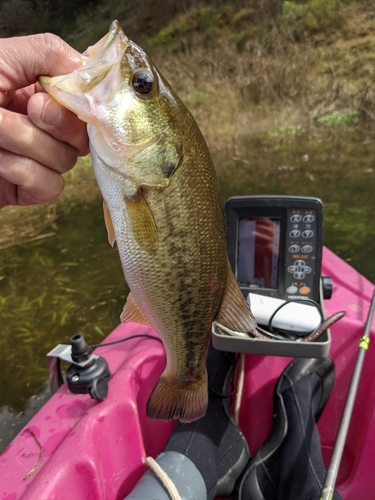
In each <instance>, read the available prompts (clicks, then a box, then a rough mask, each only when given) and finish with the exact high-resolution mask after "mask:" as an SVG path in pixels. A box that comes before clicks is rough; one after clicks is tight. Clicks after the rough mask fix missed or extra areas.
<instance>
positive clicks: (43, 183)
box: [0, 33, 89, 208]
mask: <svg viewBox="0 0 375 500" xmlns="http://www.w3.org/2000/svg"><path fill="white" fill-rule="evenodd" d="M81 65H82V61H81V56H80V54H79V53H78V52H76V51H75V50H74V49H73V48H71V47H70V46H69V45H68V44H66V43H65V42H64V41H63V40H61V39H60V38H59V37H57V36H55V35H52V34H48V33H47V34H44V35H31V36H25V37H17V38H8V39H0V208H2V207H4V206H6V205H33V204H37V203H44V202H47V201H50V200H53V199H54V198H56V197H57V196H59V194H61V192H62V191H63V189H64V178H63V177H62V175H61V174H63V173H65V172H67V171H68V170H70V169H71V168H73V167H74V165H75V163H76V160H77V157H78V156H83V155H86V154H87V153H88V152H89V149H88V138H87V133H86V125H85V123H83V122H81V121H80V120H79V119H78V118H77V116H76V115H75V114H73V113H72V112H70V111H68V110H67V109H65V108H62V107H60V106H59V105H58V104H57V103H56V102H55V101H54V100H52V98H51V97H50V96H49V95H48V94H46V93H45V92H43V91H42V88H41V86H40V85H39V84H38V83H37V79H38V76H40V75H46V76H58V75H62V74H65V73H70V72H72V71H73V70H74V69H76V68H78V67H80V66H81Z"/></svg>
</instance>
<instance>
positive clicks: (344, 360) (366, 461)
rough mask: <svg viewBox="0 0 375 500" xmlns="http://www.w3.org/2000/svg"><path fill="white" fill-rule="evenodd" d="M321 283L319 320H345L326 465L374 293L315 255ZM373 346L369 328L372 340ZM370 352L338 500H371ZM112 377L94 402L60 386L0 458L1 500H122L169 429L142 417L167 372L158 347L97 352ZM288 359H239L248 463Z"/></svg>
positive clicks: (125, 329)
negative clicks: (327, 289) (329, 288)
mask: <svg viewBox="0 0 375 500" xmlns="http://www.w3.org/2000/svg"><path fill="white" fill-rule="evenodd" d="M322 275H323V276H330V277H331V278H332V282H333V292H332V297H331V299H330V300H324V310H325V313H326V316H330V315H331V314H333V313H335V312H337V311H341V310H345V311H346V313H347V314H346V316H345V317H344V318H343V319H341V320H340V321H339V322H337V323H335V324H334V325H333V326H332V327H331V329H330V338H331V343H330V348H329V355H330V356H331V357H332V359H333V361H334V363H335V367H336V381H335V386H334V389H333V392H332V394H331V396H330V399H329V401H328V403H327V405H326V407H325V409H324V412H323V414H322V416H321V418H320V420H319V422H318V428H319V433H320V437H321V443H322V452H323V458H324V461H325V463H326V465H328V463H329V459H330V455H331V452H332V448H333V445H334V441H335V437H336V432H337V429H338V426H339V423H340V418H341V414H342V411H343V407H344V403H345V399H346V394H347V390H348V387H349V383H350V378H351V376H352V372H353V367H354V363H355V360H356V356H357V351H358V344H359V341H360V338H361V336H362V333H363V327H364V323H365V320H366V316H367V312H368V309H369V304H370V301H371V296H372V292H373V285H372V284H371V283H370V282H369V281H368V280H367V279H366V278H364V277H363V276H362V275H361V274H360V273H358V272H357V271H356V270H355V269H353V268H352V267H351V266H350V265H348V264H347V263H346V262H344V261H343V260H341V259H340V258H339V257H338V256H337V255H335V254H334V253H333V252H331V251H330V250H329V249H327V248H324V249H323V264H322ZM144 333H148V334H150V335H152V336H154V337H155V336H158V335H157V333H156V332H155V331H153V330H152V329H151V328H147V327H145V326H143V325H140V324H136V323H129V324H126V325H124V324H121V325H119V326H118V327H117V328H116V329H115V330H114V331H113V332H111V333H110V334H109V335H108V337H107V338H106V340H105V341H104V342H113V341H116V340H119V339H122V338H124V337H130V336H133V335H138V334H144ZM374 336H375V328H374V327H372V329H371V334H370V338H373V337H374ZM372 352H373V351H372V346H371V344H370V348H369V352H368V354H367V356H366V358H365V362H364V366H363V372H362V377H361V380H360V383H359V388H358V393H357V398H356V402H355V407H354V411H353V415H352V422H351V425H350V428H349V433H348V436H347V440H346V445H345V448H344V453H343V457H342V462H341V467H340V472H339V475H338V479H337V482H336V488H337V489H338V491H339V493H340V494H341V496H342V497H343V498H354V496H355V495H356V496H358V497H360V498H361V500H373V499H374V498H375V481H374V478H373V470H372V469H373V467H372V463H373V458H374V453H375V452H374V450H375V411H374V403H375V383H374V382H373V381H374V380H375V363H374V362H373V361H372V358H373V357H374V354H372ZM95 353H96V354H100V356H103V357H104V358H105V359H106V361H107V363H108V365H109V368H110V371H111V374H112V378H111V380H110V381H109V384H108V385H109V391H108V396H107V397H106V399H104V400H103V401H97V400H94V399H92V398H91V397H90V395H89V394H73V393H71V392H70V391H69V390H68V387H67V384H66V383H65V384H63V385H62V386H61V387H60V388H59V389H58V390H57V392H56V393H55V394H54V395H53V396H52V397H51V398H50V400H49V401H47V402H46V404H45V405H44V406H43V407H42V408H41V409H40V410H39V412H38V413H37V414H36V415H35V416H34V417H33V418H32V420H30V422H29V423H28V424H27V425H26V426H25V427H24V429H23V430H22V431H21V432H20V433H19V434H18V435H17V436H16V438H15V439H14V440H13V441H12V442H11V443H10V445H9V446H8V447H7V448H6V449H5V450H4V452H3V453H2V454H1V455H0V493H1V495H0V500H17V499H20V498H22V499H23V500H42V499H48V500H77V499H80V500H84V499H90V500H104V499H106V500H120V499H122V498H124V497H125V496H126V495H127V494H129V492H130V491H131V490H132V488H133V487H134V485H135V483H136V482H137V481H138V479H139V478H140V476H141V475H142V474H143V473H144V471H145V470H146V458H147V457H148V456H152V457H155V456H156V455H157V454H158V453H159V452H160V451H161V450H162V449H163V446H164V444H165V442H166V440H167V439H168V437H169V435H170V434H171V432H172V430H173V427H174V423H173V422H160V421H156V420H150V419H148V418H147V417H146V413H145V408H146V402H147V399H148V397H149V394H150V393H151V391H152V389H153V387H154V385H155V383H156V381H157V380H158V378H159V376H160V374H161V373H162V371H163V369H164V366H165V354H164V349H163V347H162V345H161V343H160V342H159V341H158V340H157V339H154V338H135V339H131V340H128V341H127V342H122V343H119V344H115V345H111V346H103V347H100V348H98V349H96V351H95ZM291 359H292V358H291V357H288V356H267V355H261V354H245V355H244V361H243V362H244V385H243V391H242V395H241V402H240V409H239V426H240V428H241V429H242V431H243V433H244V435H245V437H246V439H247V441H248V444H249V448H250V452H251V454H254V453H255V452H256V450H257V449H258V448H259V447H260V445H261V444H262V442H263V441H264V439H265V438H266V437H267V435H268V433H269V431H270V428H271V423H272V403H273V389H274V386H275V384H276V382H277V380H278V378H279V376H280V374H281V372H282V371H283V369H284V368H285V367H286V366H287V364H289V363H290V361H291Z"/></svg>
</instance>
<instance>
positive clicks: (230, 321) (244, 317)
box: [216, 266, 262, 337]
mask: <svg viewBox="0 0 375 500" xmlns="http://www.w3.org/2000/svg"><path fill="white" fill-rule="evenodd" d="M228 267H229V266H228ZM216 321H217V322H218V323H220V324H221V325H223V326H226V327H227V328H229V329H231V330H233V331H237V332H244V333H245V332H246V333H250V334H251V335H253V336H254V337H262V336H261V335H260V334H259V333H258V332H257V330H256V320H255V318H254V316H253V315H252V313H251V311H250V309H249V308H248V306H247V304H246V301H245V298H244V296H243V295H242V292H241V289H240V287H239V285H238V283H237V281H236V278H235V277H234V274H233V272H232V270H231V269H230V268H229V274H228V281H227V287H226V289H225V293H224V297H223V300H222V302H221V306H220V309H219V312H218V314H217V316H216Z"/></svg>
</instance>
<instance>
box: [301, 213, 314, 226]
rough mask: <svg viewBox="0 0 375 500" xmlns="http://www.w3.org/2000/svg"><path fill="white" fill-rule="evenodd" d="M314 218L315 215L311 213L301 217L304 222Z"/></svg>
mask: <svg viewBox="0 0 375 500" xmlns="http://www.w3.org/2000/svg"><path fill="white" fill-rule="evenodd" d="M314 220H315V217H314V216H313V215H310V214H309V215H305V217H304V218H303V222H304V223H305V224H306V222H307V223H308V222H314Z"/></svg>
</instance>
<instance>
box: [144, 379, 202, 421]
mask: <svg viewBox="0 0 375 500" xmlns="http://www.w3.org/2000/svg"><path fill="white" fill-rule="evenodd" d="M207 405H208V388H207V372H205V374H204V375H203V376H202V377H200V378H199V379H198V380H194V381H191V382H185V381H183V382H181V381H180V380H178V379H177V378H176V377H174V376H173V375H171V374H169V373H163V374H162V376H161V377H160V379H159V381H158V383H157V384H156V386H155V387H154V390H153V391H152V393H151V396H150V397H149V400H148V402H147V406H146V414H147V416H148V417H149V418H153V419H155V420H179V421H180V422H183V423H188V422H192V421H193V420H198V418H201V417H203V416H204V415H205V413H206V410H207Z"/></svg>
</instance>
